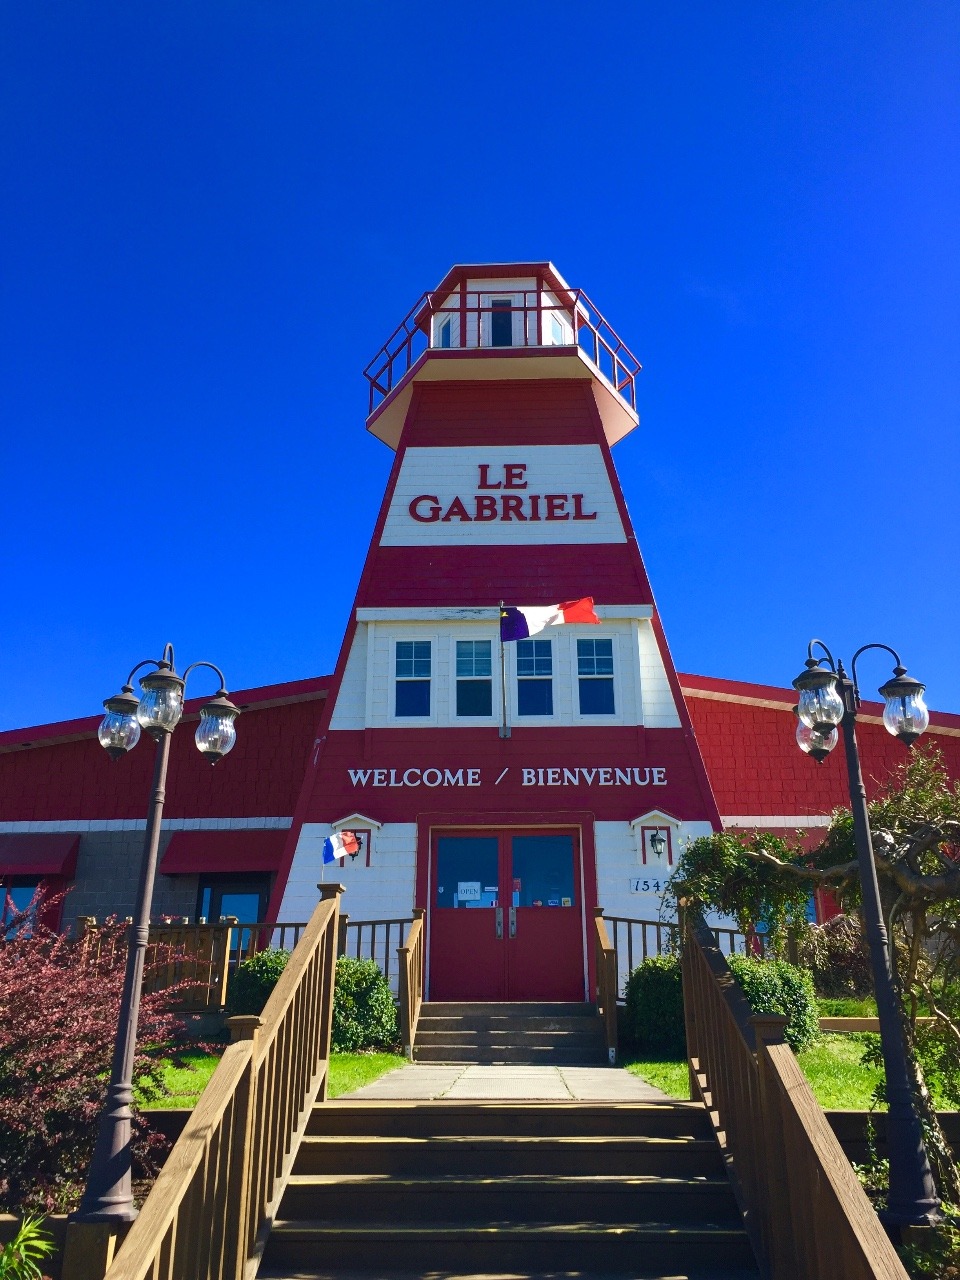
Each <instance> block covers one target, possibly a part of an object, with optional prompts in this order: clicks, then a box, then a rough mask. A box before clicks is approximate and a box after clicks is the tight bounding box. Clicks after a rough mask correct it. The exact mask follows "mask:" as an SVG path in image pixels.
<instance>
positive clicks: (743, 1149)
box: [681, 907, 907, 1280]
mask: <svg viewBox="0 0 960 1280" xmlns="http://www.w3.org/2000/svg"><path fill="white" fill-rule="evenodd" d="M681 928H682V949H681V964H682V969H683V1000H684V1017H685V1021H686V1028H687V1051H688V1053H689V1061H690V1074H691V1081H692V1083H693V1084H694V1086H695V1088H696V1090H697V1091H699V1093H700V1095H701V1096H702V1098H703V1101H704V1104H705V1106H706V1109H707V1112H708V1113H709V1115H710V1118H711V1121H712V1123H713V1126H714V1129H715V1131H716V1133H717V1137H718V1139H719V1141H720V1145H721V1147H722V1148H723V1153H724V1158H725V1161H726V1164H727V1170H728V1172H729V1174H730V1177H731V1181H732V1183H733V1188H734V1191H735V1193H736V1196H737V1201H738V1203H739V1205H740V1210H741V1213H742V1214H743V1218H744V1223H745V1225H746V1228H747V1231H748V1232H749V1234H750V1239H751V1243H752V1244H753V1247H754V1252H755V1253H756V1255H757V1259H758V1261H759V1263H760V1267H761V1271H763V1273H764V1274H765V1275H769V1276H770V1277H771V1280H834V1277H836V1276H843V1278H844V1280H907V1273H906V1271H905V1270H904V1268H903V1265H902V1264H901V1262H900V1260H899V1258H898V1257H897V1255H896V1252H895V1251H894V1248H893V1245H892V1244H891V1243H890V1241H889V1239H888V1238H887V1236H886V1233H885V1232H884V1230H883V1227H882V1226H881V1225H880V1220H879V1218H878V1217H877V1215H876V1214H875V1213H874V1211H873V1206H872V1205H871V1204H870V1201H869V1200H868V1199H867V1196H866V1194H865V1193H864V1191H863V1188H862V1187H861V1186H860V1183H859V1182H858V1180H857V1177H856V1175H855V1174H854V1172H853V1168H852V1167H851V1165H850V1163H849V1161H848V1160H847V1158H846V1156H845V1155H844V1154H843V1150H842V1148H841V1146H840V1144H839V1142H838V1141H837V1139H836V1137H835V1136H834V1133H833V1130H832V1129H831V1127H830V1124H829V1122H828V1120H827V1117H826V1116H825V1115H824V1113H823V1111H822V1109H821V1108H820V1105H819V1104H818V1102H817V1100H816V1098H815V1097H814V1096H813V1092H812V1091H811V1089H810V1086H809V1084H808V1083H807V1081H806V1078H805V1076H804V1075H803V1072H802V1071H801V1070H800V1068H799V1066H798V1064H797V1060H796V1058H795V1057H794V1054H793V1051H792V1049H791V1048H790V1046H789V1045H788V1044H786V1043H785V1042H784V1038H783V1029H784V1027H785V1025H786V1019H785V1018H778V1017H771V1016H767V1015H765V1016H759V1015H754V1014H753V1012H752V1010H751V1008H750V1005H749V1004H748V1002H747V999H746V996H745V995H744V994H743V992H742V991H741V989H740V987H739V986H738V985H737V983H736V981H735V980H734V978H733V975H732V973H731V972H730V969H729V967H728V965H727V963H726V961H725V960H724V958H723V956H722V954H721V952H720V948H719V947H718V946H717V943H716V940H715V939H714V936H713V933H712V931H711V930H709V929H708V928H707V926H706V925H705V924H704V922H703V918H702V916H700V914H699V912H698V911H696V910H694V909H693V908H691V907H687V908H685V909H684V911H683V913H682V920H681ZM693 1096H694V1097H695V1096H696V1093H694V1095H693Z"/></svg>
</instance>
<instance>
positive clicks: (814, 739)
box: [797, 720, 840, 764]
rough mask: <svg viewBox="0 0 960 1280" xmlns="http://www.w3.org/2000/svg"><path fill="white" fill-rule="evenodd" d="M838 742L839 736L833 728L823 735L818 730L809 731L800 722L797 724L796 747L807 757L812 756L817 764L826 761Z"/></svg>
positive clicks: (805, 725)
mask: <svg viewBox="0 0 960 1280" xmlns="http://www.w3.org/2000/svg"><path fill="white" fill-rule="evenodd" d="M839 741H840V735H839V734H838V733H837V731H836V729H835V728H831V729H829V730H828V732H826V733H823V732H822V731H821V730H819V729H811V728H810V726H809V725H808V724H804V723H803V721H802V720H800V721H799V722H798V724H797V746H798V747H799V748H800V750H801V751H804V752H806V754H807V755H808V756H813V758H814V760H816V762H817V764H822V763H823V761H824V760H826V758H827V756H828V755H829V754H830V752H831V751H832V750H833V748H834V747H835V746H836V745H837V743H838V742H839Z"/></svg>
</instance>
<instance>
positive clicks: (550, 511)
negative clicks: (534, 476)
mask: <svg viewBox="0 0 960 1280" xmlns="http://www.w3.org/2000/svg"><path fill="white" fill-rule="evenodd" d="M544 497H545V498H546V500H547V519H548V520H569V519H570V513H569V511H567V495H566V494H565V493H547V494H544Z"/></svg>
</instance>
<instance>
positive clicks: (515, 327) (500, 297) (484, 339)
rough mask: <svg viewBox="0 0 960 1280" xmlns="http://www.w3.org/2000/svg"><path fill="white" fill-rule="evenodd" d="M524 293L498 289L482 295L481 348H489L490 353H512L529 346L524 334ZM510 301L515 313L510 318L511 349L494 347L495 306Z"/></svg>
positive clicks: (515, 290)
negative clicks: (518, 348) (496, 303)
mask: <svg viewBox="0 0 960 1280" xmlns="http://www.w3.org/2000/svg"><path fill="white" fill-rule="evenodd" d="M525 296H526V295H525V294H524V291H523V290H522V289H521V290H517V289H496V290H494V291H492V292H490V293H487V292H484V293H481V295H480V346H481V347H485V348H488V349H489V350H490V351H512V350H514V348H515V347H525V346H527V340H526V334H525V332H524V328H525V326H524V323H523V321H524V297H525ZM507 298H509V299H510V306H511V307H512V308H513V311H512V313H511V316H510V320H511V330H510V332H511V335H512V337H513V342H512V344H511V345H510V346H509V347H495V346H494V345H493V304H494V302H500V301H506V299H507Z"/></svg>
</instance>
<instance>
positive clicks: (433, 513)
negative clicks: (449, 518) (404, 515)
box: [409, 493, 440, 524]
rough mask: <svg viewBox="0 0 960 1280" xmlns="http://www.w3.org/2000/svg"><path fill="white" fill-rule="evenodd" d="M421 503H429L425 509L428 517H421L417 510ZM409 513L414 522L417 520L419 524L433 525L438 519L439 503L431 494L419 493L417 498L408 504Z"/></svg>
mask: <svg viewBox="0 0 960 1280" xmlns="http://www.w3.org/2000/svg"><path fill="white" fill-rule="evenodd" d="M421 502H429V503H430V506H429V507H428V508H427V511H428V512H429V514H428V515H425V516H423V515H421V514H420V510H419V508H420V503H421ZM409 511H410V514H411V515H412V516H413V518H414V520H419V521H420V523H421V524H433V522H434V521H435V520H439V519H440V503H439V501H438V499H437V498H436V497H435V496H434V495H433V494H432V493H421V494H420V496H419V498H414V500H413V501H412V502H411V503H410V507H409Z"/></svg>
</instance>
